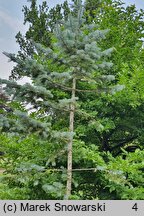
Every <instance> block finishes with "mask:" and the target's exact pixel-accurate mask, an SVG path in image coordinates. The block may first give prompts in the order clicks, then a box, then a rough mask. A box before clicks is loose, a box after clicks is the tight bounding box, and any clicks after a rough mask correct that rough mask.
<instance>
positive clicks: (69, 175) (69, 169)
mask: <svg viewBox="0 0 144 216" xmlns="http://www.w3.org/2000/svg"><path fill="white" fill-rule="evenodd" d="M75 91H76V79H75V78H74V79H73V85H72V97H71V98H72V99H74V98H75ZM74 114H75V103H74V102H73V103H72V104H71V106H70V121H69V130H70V132H74ZM72 145H73V137H71V138H70V140H69V143H68V160H67V192H66V197H67V199H69V197H70V195H71V188H72Z"/></svg>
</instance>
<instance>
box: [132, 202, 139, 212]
mask: <svg viewBox="0 0 144 216" xmlns="http://www.w3.org/2000/svg"><path fill="white" fill-rule="evenodd" d="M132 209H134V210H135V211H137V210H138V206H137V203H135V204H134V205H133V207H132Z"/></svg>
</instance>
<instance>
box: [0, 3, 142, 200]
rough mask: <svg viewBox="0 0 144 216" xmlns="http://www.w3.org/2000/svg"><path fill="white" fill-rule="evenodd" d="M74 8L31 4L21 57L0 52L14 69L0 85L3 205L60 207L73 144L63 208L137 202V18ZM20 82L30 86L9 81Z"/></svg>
mask: <svg viewBox="0 0 144 216" xmlns="http://www.w3.org/2000/svg"><path fill="white" fill-rule="evenodd" d="M73 2H74V5H73V7H72V8H70V7H69V6H68V4H67V2H65V3H64V4H63V5H57V6H56V7H55V8H54V9H51V10H49V9H48V6H47V4H46V2H43V3H42V5H41V6H39V8H38V7H37V4H36V0H31V6H30V8H28V7H27V6H25V7H24V8H23V12H24V15H25V24H26V23H27V22H28V23H29V24H30V27H29V30H28V31H27V33H26V35H25V36H22V35H21V33H18V35H17V36H16V38H17V42H18V43H19V45H20V51H19V53H18V55H14V54H7V53H5V54H6V55H7V56H8V57H9V58H10V59H11V60H12V61H14V62H16V63H17V66H16V67H15V68H14V70H13V71H12V75H11V78H10V80H1V83H3V84H4V83H5V84H6V87H4V92H5V93H2V92H1V94H0V97H1V99H0V107H1V113H0V114H1V119H0V123H1V125H0V126H1V137H0V140H1V149H0V151H1V152H5V155H4V156H1V160H0V163H1V167H3V168H4V169H5V173H4V174H3V175H1V176H0V179H1V181H0V182H1V183H0V196H1V197H0V198H1V199H64V198H67V197H66V182H67V176H68V172H67V160H68V143H69V142H70V141H72V144H73V145H72V152H73V157H72V160H73V167H72V169H73V172H72V173H73V174H72V194H71V196H70V197H69V198H70V199H144V189H143V182H144V175H143V171H144V164H143V158H144V150H143V141H144V138H143V122H144V114H143V113H144V112H143V109H144V107H143V104H144V103H143V100H144V97H143V95H144V87H143V86H144V81H143V72H144V69H143V68H144V65H143V64H144V63H143V62H144V61H143V56H144V51H143V42H142V37H143V28H144V27H143V21H142V19H143V15H144V12H143V10H140V11H137V10H136V8H135V6H134V5H132V6H128V7H126V8H125V7H124V6H123V3H121V2H120V1H112V0H103V1H92V0H87V1H86V2H85V10H83V9H84V8H83V7H82V6H81V3H80V1H73ZM83 12H84V13H83ZM107 28H108V29H109V30H107ZM25 76H27V77H29V78H30V79H31V84H28V83H26V84H24V85H20V84H18V83H17V82H16V81H17V79H20V78H22V77H25ZM74 80H75V81H76V83H75V85H73V83H74ZM73 90H74V92H73ZM73 93H75V94H73ZM10 96H11V98H9V97H10ZM26 105H29V106H28V107H27V106H26ZM71 112H73V114H74V118H73V124H74V130H73V131H72V130H70V129H69V126H70V121H69V115H70V113H71ZM70 128H71V127H70ZM73 132H74V133H73Z"/></svg>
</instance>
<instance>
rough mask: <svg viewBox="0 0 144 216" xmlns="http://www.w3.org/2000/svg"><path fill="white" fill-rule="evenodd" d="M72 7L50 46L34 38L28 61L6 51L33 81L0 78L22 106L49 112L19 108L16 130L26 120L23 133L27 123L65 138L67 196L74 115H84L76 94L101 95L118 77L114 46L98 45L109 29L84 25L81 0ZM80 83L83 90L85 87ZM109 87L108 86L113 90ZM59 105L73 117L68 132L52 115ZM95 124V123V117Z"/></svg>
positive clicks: (70, 181) (37, 129)
mask: <svg viewBox="0 0 144 216" xmlns="http://www.w3.org/2000/svg"><path fill="white" fill-rule="evenodd" d="M73 7H74V8H73V9H74V10H75V15H74V14H73V13H69V16H68V19H67V21H66V22H59V23H58V24H56V25H55V30H54V33H53V38H52V40H53V41H52V47H51V48H49V47H45V46H43V45H41V44H38V43H34V42H32V43H33V46H34V49H35V54H34V55H33V56H32V57H27V58H25V59H24V60H22V59H19V58H17V57H16V56H15V55H14V54H8V53H5V55H7V56H8V57H9V58H10V60H12V61H14V62H16V63H17V65H19V66H20V68H21V77H22V76H27V77H29V78H30V79H31V80H32V84H28V83H26V84H24V85H20V84H18V83H17V82H15V81H14V80H12V79H11V80H2V79H1V83H2V84H6V85H7V86H6V88H5V89H6V92H7V94H9V95H12V96H13V100H16V101H19V102H20V103H22V104H24V105H26V104H29V103H30V104H31V106H32V108H35V109H37V110H39V111H40V110H41V111H42V112H44V114H45V116H46V118H45V122H41V121H37V120H35V119H32V118H31V117H30V116H29V115H28V114H23V113H22V112H18V111H15V114H16V116H17V118H18V119H19V122H18V120H17V122H16V123H17V127H16V126H15V127H14V128H13V130H14V129H15V130H17V132H19V130H20V129H19V124H23V125H24V127H23V128H22V127H20V128H21V130H22V132H24V129H25V130H26V131H27V130H28V128H29V130H30V131H37V132H38V133H39V135H42V136H43V137H45V138H46V139H49V138H50V137H51V138H57V139H60V140H61V142H62V140H65V141H64V142H65V143H67V147H66V148H67V155H68V156H67V190H66V198H67V199H69V198H70V196H71V193H72V169H73V167H72V151H73V138H74V135H75V134H74V132H75V131H74V125H75V114H76V113H77V114H82V115H83V114H84V115H86V113H84V112H83V111H82V110H81V109H80V103H79V99H78V97H77V96H78V94H79V93H80V92H83V93H87V92H92V93H93V94H97V93H99V92H100V91H99V89H107V90H108V86H110V84H109V83H110V82H111V81H112V80H114V79H115V77H114V76H113V75H111V74H110V68H111V67H112V65H113V64H112V62H109V61H108V58H109V57H110V55H111V53H112V51H113V48H108V49H106V50H102V49H101V48H100V46H99V44H100V41H101V40H102V39H105V38H106V33H107V32H108V30H98V26H97V25H96V24H95V23H93V24H86V22H85V18H84V16H83V14H84V6H83V5H82V3H81V0H76V1H75V4H74V6H73ZM83 84H84V85H83ZM107 85H108V86H107ZM81 86H83V87H85V89H83V88H82V89H81V88H80V87H81ZM106 86H107V88H106ZM116 89H117V90H120V89H121V87H120V86H117V88H116V87H115V90H116ZM56 90H57V91H59V92H63V95H64V96H62V97H60V96H59V95H56V93H55V91H56ZM111 90H112V89H111V88H109V91H111ZM113 91H114V90H113ZM55 110H58V111H59V112H61V113H63V112H66V113H69V117H68V115H66V116H67V117H68V118H69V124H68V128H67V130H66V131H62V129H61V130H60V131H56V130H54V129H53V125H52V122H51V119H52V118H53V116H54V112H55ZM47 117H48V118H47ZM49 117H51V118H49ZM57 121H59V119H57ZM92 123H93V124H97V122H96V121H95V122H94V121H93V122H92Z"/></svg>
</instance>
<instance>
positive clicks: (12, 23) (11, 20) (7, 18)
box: [0, 9, 22, 31]
mask: <svg viewBox="0 0 144 216" xmlns="http://www.w3.org/2000/svg"><path fill="white" fill-rule="evenodd" d="M3 22H4V23H5V24H6V25H8V26H9V27H10V28H11V29H12V30H14V31H19V30H20V28H21V26H22V22H21V21H19V20H18V19H17V18H16V17H13V16H11V15H9V14H8V13H7V12H6V11H4V10H2V9H0V24H1V25H2V23H3Z"/></svg>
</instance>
